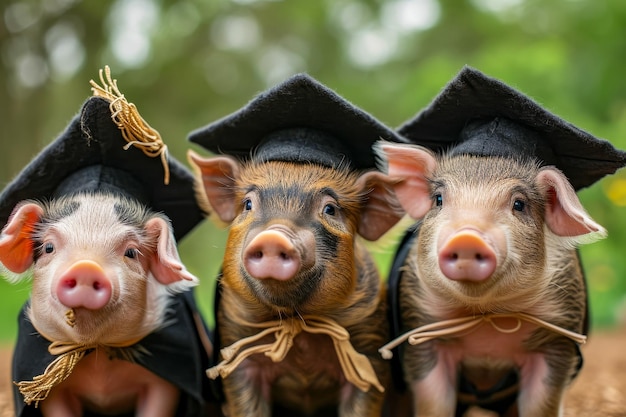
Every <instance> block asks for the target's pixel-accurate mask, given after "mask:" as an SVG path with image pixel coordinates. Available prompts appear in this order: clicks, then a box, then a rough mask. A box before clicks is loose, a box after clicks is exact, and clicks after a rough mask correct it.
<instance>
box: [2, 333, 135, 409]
mask: <svg viewBox="0 0 626 417" xmlns="http://www.w3.org/2000/svg"><path fill="white" fill-rule="evenodd" d="M42 336H43V335H42ZM43 337H45V336H43ZM46 339H48V340H50V339H49V338H47V337H46ZM139 340H140V339H133V340H131V341H128V342H120V343H113V344H107V345H101V344H89V345H83V344H79V343H73V342H59V341H54V342H52V343H51V344H50V346H48V352H50V354H51V355H54V356H58V357H57V358H56V359H54V360H53V361H52V362H51V363H50V364H49V365H48V366H47V367H46V369H45V370H44V372H43V374H41V375H37V376H35V377H34V378H33V380H32V381H21V382H14V384H15V385H16V386H17V387H18V389H19V390H20V392H21V393H22V395H23V396H24V402H25V403H26V404H27V405H30V404H31V403H35V408H37V406H38V405H39V402H40V401H43V400H45V399H46V398H47V397H48V395H49V394H50V391H51V390H52V389H53V388H54V387H56V386H57V385H59V384H60V383H61V382H63V381H65V380H66V379H67V378H68V377H69V376H70V375H71V374H72V371H74V368H75V367H76V365H77V364H78V362H80V360H81V359H82V358H83V357H84V356H85V355H86V354H87V352H89V351H90V350H92V349H96V348H99V347H101V348H122V347H128V346H132V345H134V344H135V343H137V342H139Z"/></svg>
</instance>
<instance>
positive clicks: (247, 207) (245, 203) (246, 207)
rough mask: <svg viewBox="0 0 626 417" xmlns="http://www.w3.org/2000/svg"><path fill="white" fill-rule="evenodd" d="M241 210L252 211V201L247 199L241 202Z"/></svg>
mask: <svg viewBox="0 0 626 417" xmlns="http://www.w3.org/2000/svg"><path fill="white" fill-rule="evenodd" d="M243 209H244V210H246V211H250V210H252V200H250V199H249V198H246V199H245V200H244V201H243Z"/></svg>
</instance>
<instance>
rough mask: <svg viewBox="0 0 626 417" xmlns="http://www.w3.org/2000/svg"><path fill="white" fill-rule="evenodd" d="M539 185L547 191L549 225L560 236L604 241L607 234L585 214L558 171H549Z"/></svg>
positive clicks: (567, 182) (543, 172)
mask: <svg viewBox="0 0 626 417" xmlns="http://www.w3.org/2000/svg"><path fill="white" fill-rule="evenodd" d="M537 182H538V183H539V184H540V185H542V186H544V187H545V189H546V190H547V191H546V192H547V204H546V215H545V216H546V224H547V225H548V227H549V228H550V230H552V232H554V233H555V234H556V235H558V236H565V237H576V236H583V235H590V234H593V235H591V237H597V238H600V237H604V236H605V235H606V230H605V229H604V228H603V227H602V226H600V225H599V224H598V223H596V222H595V221H594V220H593V219H592V218H591V216H589V214H587V212H586V211H585V209H584V208H583V206H582V204H581V203H580V200H579V199H578V196H577V195H576V191H575V190H574V188H573V187H572V185H571V184H570V183H569V181H567V178H565V176H564V175H563V173H561V172H560V171H559V170H557V169H556V168H554V167H545V168H543V169H542V170H541V171H540V172H539V174H538V175H537Z"/></svg>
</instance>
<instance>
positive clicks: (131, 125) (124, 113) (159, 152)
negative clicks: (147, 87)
mask: <svg viewBox="0 0 626 417" xmlns="http://www.w3.org/2000/svg"><path fill="white" fill-rule="evenodd" d="M105 75H106V79H105ZM100 82H101V83H102V86H100V85H98V84H97V83H96V82H95V81H94V80H90V81H89V83H90V84H91V86H92V88H91V90H92V91H93V95H94V96H96V97H103V98H105V99H107V100H109V101H110V102H111V104H110V106H109V108H110V109H111V118H112V119H113V121H114V122H115V124H116V125H117V127H119V128H120V130H121V131H122V137H123V138H124V140H126V142H128V144H127V145H125V146H124V150H128V149H129V148H130V147H131V146H135V147H137V148H139V149H141V150H142V151H143V153H144V154H146V155H147V156H149V157H151V158H154V157H157V156H160V157H161V163H162V164H163V170H164V171H165V176H164V179H163V183H164V184H165V185H167V184H169V182H170V169H169V165H168V163H167V155H168V154H167V145H166V144H165V143H164V142H163V140H162V139H161V135H160V134H159V132H158V131H156V130H155V129H154V128H152V127H151V126H150V125H149V124H148V123H146V121H145V120H144V119H143V118H142V117H141V115H140V114H139V112H138V111H137V107H136V106H135V105H134V104H133V103H129V102H128V101H127V100H126V97H124V94H122V93H121V92H120V90H119V89H118V88H117V80H113V79H112V78H111V69H110V68H109V66H108V65H107V66H105V67H104V74H103V71H102V70H100Z"/></svg>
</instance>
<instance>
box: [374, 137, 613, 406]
mask: <svg viewBox="0 0 626 417" xmlns="http://www.w3.org/2000/svg"><path fill="white" fill-rule="evenodd" d="M378 152H379V155H380V156H381V157H382V159H384V160H385V161H387V163H388V172H389V175H390V177H392V178H394V179H396V180H397V183H396V185H395V192H396V194H397V196H398V199H399V201H400V203H401V205H402V207H403V208H404V209H405V210H406V211H407V213H408V214H409V215H410V216H411V217H412V218H414V219H420V222H419V223H418V226H417V230H416V237H415V240H414V243H413V244H412V248H411V249H410V251H411V252H409V253H410V255H409V256H408V258H407V260H406V261H405V264H404V269H403V270H402V271H403V272H402V274H403V275H402V280H401V281H400V284H399V288H398V294H399V306H400V309H401V312H400V315H401V321H402V323H403V328H402V331H405V332H407V333H406V334H405V336H404V337H401V338H399V339H398V340H397V341H395V342H393V343H390V344H389V345H387V346H385V347H384V348H383V349H381V353H382V354H383V355H384V356H387V357H389V355H390V351H389V349H390V348H391V347H393V345H398V344H400V342H402V341H404V340H406V339H407V338H408V339H409V342H410V344H411V345H414V346H411V345H404V346H403V357H402V368H403V372H404V376H405V380H406V383H407V384H408V385H409V387H410V391H411V392H412V394H413V412H414V415H416V416H446V417H449V416H453V415H455V412H456V410H457V408H456V407H457V402H463V401H464V398H462V397H463V396H465V397H467V396H468V393H467V392H459V388H458V387H459V383H461V382H463V383H464V384H466V385H468V384H469V385H471V386H473V387H474V388H475V389H476V391H477V392H480V391H481V390H483V391H484V390H489V389H490V388H492V387H493V386H495V385H496V384H497V383H498V382H500V381H503V378H506V377H507V376H509V377H510V376H513V379H514V380H516V381H517V382H518V383H519V385H518V386H516V385H515V384H516V383H517V382H514V383H513V384H512V385H510V386H506V387H505V388H508V389H511V388H512V391H509V394H510V393H511V392H512V393H513V395H514V396H516V398H517V409H514V408H510V409H509V410H508V411H507V412H508V413H510V414H506V413H505V415H518V414H516V413H519V415H520V416H522V417H528V416H559V415H562V405H561V403H562V398H563V391H564V389H565V387H566V385H567V384H568V383H569V382H570V381H571V379H572V378H573V376H574V375H575V373H576V371H577V367H578V366H579V354H578V346H577V344H576V343H573V342H572V340H570V339H574V340H575V341H576V342H579V343H583V342H584V340H585V337H584V336H583V335H580V334H579V333H581V332H583V331H584V327H585V324H584V322H585V320H586V308H587V306H586V290H585V282H584V276H583V273H582V270H581V267H580V263H579V258H578V255H577V253H576V250H575V247H576V245H577V244H580V243H587V242H590V241H592V240H593V239H596V238H600V237H603V236H604V235H605V234H606V231H605V230H604V229H603V228H602V226H600V225H598V224H597V223H596V222H595V221H594V220H593V219H591V217H590V216H589V215H588V214H587V213H586V212H585V210H584V209H583V207H582V205H581V203H580V201H579V200H578V198H577V196H576V193H575V191H574V189H573V188H572V186H571V185H570V183H569V182H568V181H567V179H566V178H565V176H564V175H563V174H562V173H561V172H560V171H559V170H557V169H556V168H554V167H550V166H547V167H539V166H538V164H537V163H535V162H533V161H528V162H523V161H521V160H516V159H515V158H502V157H476V156H468V155H459V156H445V155H444V156H441V157H435V156H434V155H433V154H432V153H431V152H430V151H428V150H426V149H425V148H421V147H419V146H413V145H400V144H391V143H382V144H381V145H380V146H379V148H378ZM411 329H415V330H411ZM461 391H462V390H461ZM470 397H471V395H470ZM474 400H476V401H474ZM478 400H480V399H478ZM478 400H477V399H476V398H473V399H469V400H468V402H470V403H471V402H475V403H478V404H480V401H478ZM487 400H489V399H487Z"/></svg>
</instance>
